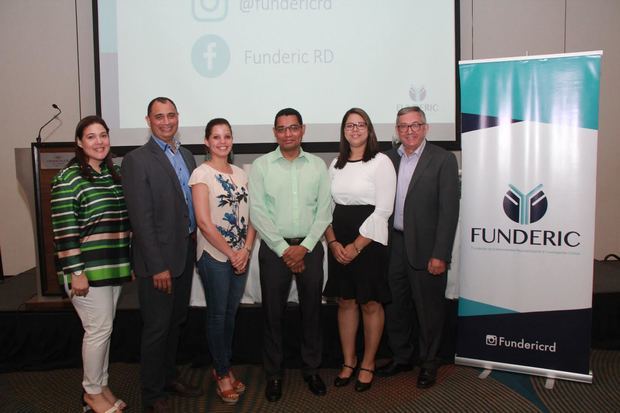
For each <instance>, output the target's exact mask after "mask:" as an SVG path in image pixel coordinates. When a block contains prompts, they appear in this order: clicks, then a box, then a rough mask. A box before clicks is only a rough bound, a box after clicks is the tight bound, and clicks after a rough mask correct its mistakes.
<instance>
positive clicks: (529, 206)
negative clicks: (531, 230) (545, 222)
mask: <svg viewBox="0 0 620 413" xmlns="http://www.w3.org/2000/svg"><path fill="white" fill-rule="evenodd" d="M508 186H509V187H510V190H509V191H508V192H506V196H504V212H505V213H506V216H507V217H508V218H510V219H511V220H513V221H514V222H516V223H519V224H522V225H528V224H533V223H534V222H536V221H538V220H540V219H541V218H542V217H543V216H544V215H545V213H546V212H547V196H546V195H545V193H544V192H543V191H542V187H543V186H542V184H540V185H538V186H536V187H535V188H534V189H532V190H531V191H529V192H528V193H526V194H524V193H523V192H521V191H520V190H519V189H518V188H517V187H516V186H514V185H512V184H510V185H508Z"/></svg>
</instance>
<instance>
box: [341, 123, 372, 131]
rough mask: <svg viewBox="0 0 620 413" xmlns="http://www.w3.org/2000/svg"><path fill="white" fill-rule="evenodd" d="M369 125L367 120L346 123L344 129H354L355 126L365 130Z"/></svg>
mask: <svg viewBox="0 0 620 413" xmlns="http://www.w3.org/2000/svg"><path fill="white" fill-rule="evenodd" d="M367 127H368V125H367V124H366V122H358V123H345V124H344V130H346V131H352V130H353V129H355V128H357V129H359V130H364V129H366V128H367Z"/></svg>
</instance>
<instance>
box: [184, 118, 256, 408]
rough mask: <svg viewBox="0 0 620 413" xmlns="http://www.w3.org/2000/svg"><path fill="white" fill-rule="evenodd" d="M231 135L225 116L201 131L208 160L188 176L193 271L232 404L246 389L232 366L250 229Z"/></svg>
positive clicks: (222, 390)
mask: <svg viewBox="0 0 620 413" xmlns="http://www.w3.org/2000/svg"><path fill="white" fill-rule="evenodd" d="M232 144H233V136H232V130H231V127H230V123H228V121H227V120H226V119H222V118H217V119H212V120H211V121H209V123H208V124H207V127H206V129H205V146H206V149H207V153H208V154H209V155H210V156H209V159H208V160H207V161H205V162H204V163H203V164H202V165H200V166H199V167H198V168H196V169H195V170H194V172H193V173H192V176H191V178H190V180H189V184H190V186H191V187H192V198H193V202H194V210H195V212H196V221H197V223H198V228H199V229H200V231H198V254H197V256H198V257H200V258H199V260H198V272H199V274H200V279H201V280H202V285H203V287H204V291H205V296H206V299H207V343H208V345H209V350H210V352H211V356H212V357H213V366H214V369H213V376H214V378H215V379H216V380H217V394H218V396H219V397H220V398H221V399H222V400H223V401H224V402H226V403H236V402H237V401H238V400H239V395H240V394H241V393H243V392H244V391H245V385H244V384H243V383H242V382H241V381H239V380H237V379H236V378H235V376H234V374H233V372H232V370H231V367H230V363H231V358H232V339H233V333H234V329H235V316H236V313H237V308H238V307H239V302H240V301H241V297H242V296H243V291H244V289H245V283H246V280H247V275H246V271H247V265H248V262H249V259H250V255H251V252H252V244H253V243H254V237H255V234H256V233H255V231H254V228H252V226H251V225H250V221H249V210H248V178H247V175H246V174H245V172H244V171H243V169H241V168H238V167H236V166H235V165H232V164H231V163H230V162H229V158H230V153H231V150H232Z"/></svg>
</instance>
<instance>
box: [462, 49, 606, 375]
mask: <svg viewBox="0 0 620 413" xmlns="http://www.w3.org/2000/svg"><path fill="white" fill-rule="evenodd" d="M601 56H602V52H601V51H597V52H587V53H572V54H561V55H548V56H528V57H520V58H510V59H495V60H477V61H464V62H461V63H460V64H459V72H460V80H461V110H462V136H461V139H462V140H461V144H462V200H461V202H462V203H461V205H462V207H461V208H462V209H461V214H462V215H461V225H462V227H461V255H460V265H461V279H460V292H461V297H460V300H459V318H458V340H457V355H456V362H457V363H458V364H463V365H469V366H476V367H483V368H488V369H499V370H507V371H514V372H520V373H527V374H533V375H539V376H544V377H550V378H559V379H568V380H575V381H582V382H588V383H591V382H592V374H591V372H590V367H589V356H590V332H591V314H592V277H593V258H594V213H595V195H596V147H597V136H598V107H599V103H598V102H599V75H600V65H601Z"/></svg>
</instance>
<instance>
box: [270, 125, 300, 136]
mask: <svg viewBox="0 0 620 413" xmlns="http://www.w3.org/2000/svg"><path fill="white" fill-rule="evenodd" d="M287 130H288V131H289V132H291V133H297V132H299V131H300V130H301V125H290V126H278V127H276V133H277V134H280V135H282V134H284V133H286V131H287Z"/></svg>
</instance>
